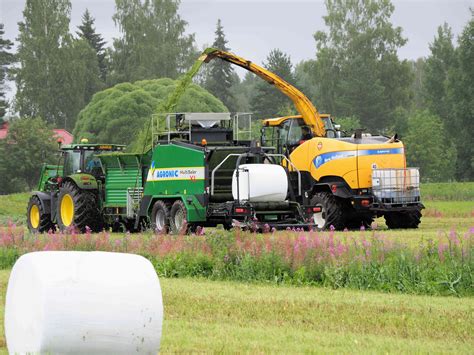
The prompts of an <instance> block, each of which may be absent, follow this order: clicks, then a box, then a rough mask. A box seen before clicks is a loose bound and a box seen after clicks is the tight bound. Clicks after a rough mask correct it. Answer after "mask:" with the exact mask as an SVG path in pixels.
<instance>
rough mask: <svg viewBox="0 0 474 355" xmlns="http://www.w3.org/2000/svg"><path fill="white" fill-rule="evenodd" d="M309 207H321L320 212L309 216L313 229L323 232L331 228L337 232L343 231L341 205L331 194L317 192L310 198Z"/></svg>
mask: <svg viewBox="0 0 474 355" xmlns="http://www.w3.org/2000/svg"><path fill="white" fill-rule="evenodd" d="M311 205H312V206H320V207H321V211H320V212H316V213H313V214H312V216H311V219H312V220H311V222H313V223H314V227H315V228H317V229H318V230H324V229H328V228H330V227H331V226H333V227H334V228H335V229H337V230H341V229H344V216H343V213H342V212H343V205H342V203H341V202H340V201H339V199H338V198H337V197H335V196H334V195H333V194H331V193H329V192H317V193H316V194H314V196H313V197H312V198H311Z"/></svg>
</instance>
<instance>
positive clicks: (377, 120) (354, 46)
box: [314, 0, 411, 129]
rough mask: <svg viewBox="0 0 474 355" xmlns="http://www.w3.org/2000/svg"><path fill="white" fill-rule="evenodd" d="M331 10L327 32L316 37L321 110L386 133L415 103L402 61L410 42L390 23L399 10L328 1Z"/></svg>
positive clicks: (382, 3) (367, 1)
mask: <svg viewBox="0 0 474 355" xmlns="http://www.w3.org/2000/svg"><path fill="white" fill-rule="evenodd" d="M326 8H327V11H328V14H327V15H326V16H324V22H325V24H326V26H327V27H328V32H323V31H318V32H317V33H316V34H315V35H314V37H315V40H316V46H317V50H318V52H317V63H316V65H315V66H314V75H315V77H316V79H315V82H316V83H318V88H317V93H318V103H319V106H320V109H321V110H322V111H325V112H330V113H332V114H334V115H338V116H355V117H358V118H359V119H360V121H361V124H362V125H364V126H365V127H367V128H371V129H384V128H386V127H387V125H388V123H389V122H390V121H391V119H392V115H393V112H394V110H395V109H396V108H397V107H399V106H404V105H407V104H408V103H409V100H410V90H409V87H410V83H411V72H410V68H409V65H408V63H407V62H406V61H403V62H400V60H399V59H398V57H397V50H398V49H399V48H400V47H401V46H403V45H404V44H405V43H406V39H405V38H403V36H402V33H401V32H402V30H401V28H400V27H394V26H393V25H392V24H391V22H390V17H391V16H392V14H393V11H394V6H393V5H392V3H391V2H390V0H326Z"/></svg>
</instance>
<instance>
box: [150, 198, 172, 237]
mask: <svg viewBox="0 0 474 355" xmlns="http://www.w3.org/2000/svg"><path fill="white" fill-rule="evenodd" d="M169 228H170V211H169V208H168V206H167V205H166V203H165V202H164V201H162V200H158V201H156V202H155V204H154V205H153V209H152V210H151V229H152V230H153V231H154V232H156V233H161V234H166V233H168V231H169Z"/></svg>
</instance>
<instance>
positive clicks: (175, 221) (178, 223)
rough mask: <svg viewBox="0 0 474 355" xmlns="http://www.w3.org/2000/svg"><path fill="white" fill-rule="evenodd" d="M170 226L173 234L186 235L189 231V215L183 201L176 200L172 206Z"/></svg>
mask: <svg viewBox="0 0 474 355" xmlns="http://www.w3.org/2000/svg"><path fill="white" fill-rule="evenodd" d="M170 226H171V232H173V234H186V233H187V231H188V227H189V225H188V213H187V211H186V207H185V206H184V203H183V201H181V200H176V201H175V202H174V203H173V206H171V212H170Z"/></svg>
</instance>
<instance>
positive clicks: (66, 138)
mask: <svg viewBox="0 0 474 355" xmlns="http://www.w3.org/2000/svg"><path fill="white" fill-rule="evenodd" d="M53 132H54V136H55V138H58V139H59V138H60V139H61V140H62V144H71V143H72V142H73V140H74V137H73V136H72V134H71V133H69V132H68V131H66V130H65V129H62V128H58V129H53ZM7 134H8V122H5V123H4V124H3V125H2V127H1V128H0V139H5V138H7Z"/></svg>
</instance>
